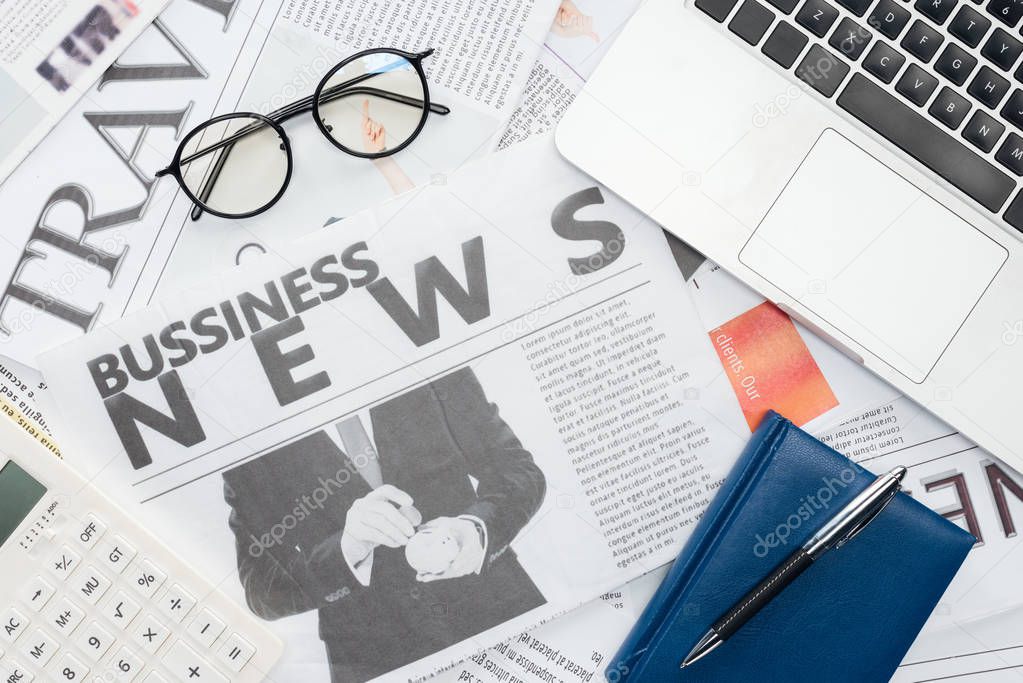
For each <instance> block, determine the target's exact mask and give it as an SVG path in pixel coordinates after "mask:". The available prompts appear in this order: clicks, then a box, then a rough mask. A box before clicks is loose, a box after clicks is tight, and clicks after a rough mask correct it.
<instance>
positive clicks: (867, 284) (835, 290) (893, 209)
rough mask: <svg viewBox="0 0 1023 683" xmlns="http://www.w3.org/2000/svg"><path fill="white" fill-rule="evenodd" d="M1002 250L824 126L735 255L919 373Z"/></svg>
mask: <svg viewBox="0 0 1023 683" xmlns="http://www.w3.org/2000/svg"><path fill="white" fill-rule="evenodd" d="M1007 258H1008V252H1007V251H1006V250H1005V248H1004V247H1002V246H1001V245H1000V244H998V243H997V242H995V241H994V240H992V239H991V238H989V237H988V236H987V235H985V234H984V233H982V232H980V231H979V230H977V229H976V228H974V227H973V226H971V225H970V224H969V223H967V222H966V221H965V220H963V219H962V218H960V217H959V216H957V215H956V214H954V213H953V212H951V211H949V210H948V209H946V208H945V207H944V206H942V205H941V204H939V203H938V202H937V201H935V200H934V199H932V198H931V197H930V196H929V195H927V194H925V193H924V192H923V191H921V190H920V189H919V188H917V187H916V186H915V185H913V184H912V183H910V182H909V181H907V180H905V179H904V178H903V177H902V176H900V175H899V174H897V173H896V172H895V171H893V170H891V169H890V168H888V167H887V166H885V165H884V164H882V163H881V162H879V161H878V160H877V159H875V158H874V157H872V156H870V155H869V154H867V153H866V152H864V151H863V150H862V149H860V148H859V147H857V146H856V145H854V144H853V143H852V142H850V141H849V140H847V139H846V138H844V137H843V136H841V135H840V134H838V133H837V132H835V131H833V130H831V129H828V130H826V131H825V132H824V133H823V134H822V135H821V137H820V138H819V139H818V140H817V142H816V144H815V145H814V147H813V148H812V149H811V150H810V153H809V154H808V155H807V156H806V158H805V159H804V160H803V162H802V163H801V164H800V166H799V168H798V169H797V170H796V173H795V174H794V175H793V176H792V178H791V179H790V181H789V182H788V184H787V185H786V186H785V189H784V190H783V191H782V193H781V195H779V197H778V198H777V200H776V201H775V203H774V204H773V205H772V206H771V208H770V210H769V211H768V212H767V215H766V216H765V217H764V219H763V221H761V223H760V225H759V226H758V227H757V228H756V230H755V231H754V233H753V235H752V236H751V237H750V239H749V241H748V242H747V243H746V245H745V246H744V247H743V248H742V250H741V251H740V253H739V260H740V261H741V262H742V263H743V264H745V265H746V266H747V267H749V268H750V269H751V270H753V271H754V272H756V273H757V274H759V275H760V276H761V277H763V278H764V279H766V280H767V281H769V282H770V283H772V284H773V285H775V286H776V287H778V289H780V290H781V291H783V292H785V293H786V294H787V295H789V296H790V297H792V298H793V299H795V300H796V301H797V302H799V303H800V304H802V305H803V306H805V307H806V309H807V310H809V311H810V312H812V313H813V314H815V315H817V316H819V317H820V318H821V319H823V320H825V321H827V322H829V323H830V324H831V325H832V326H834V327H835V328H836V329H837V330H839V331H840V332H841V333H842V334H844V335H846V336H847V337H848V338H850V339H852V340H853V341H855V342H856V343H857V344H859V345H860V346H862V347H864V348H865V349H867V350H868V351H870V352H871V353H873V354H874V355H875V356H877V357H878V358H880V359H881V360H882V361H884V362H885V363H887V364H888V365H890V366H891V367H892V368H894V369H895V370H897V371H898V372H900V373H902V374H903V375H905V376H906V377H907V378H909V379H910V380H912V381H914V382H922V381H923V380H924V378H925V377H926V376H927V374H928V373H929V372H930V370H931V369H932V368H933V367H934V365H935V364H936V363H937V361H938V358H940V357H941V354H942V353H943V352H944V350H945V348H946V347H947V346H948V344H949V342H951V341H952V338H953V337H954V336H955V334H956V332H957V331H958V330H959V328H960V327H961V326H962V324H963V322H964V321H965V320H966V318H967V317H968V316H969V314H970V311H971V310H973V307H974V306H975V305H976V303H977V301H978V300H979V299H980V296H981V294H983V292H984V290H985V289H987V287H988V286H989V285H990V283H991V281H992V279H993V278H994V276H995V274H996V273H997V272H998V270H999V268H1001V266H1002V264H1003V263H1004V262H1005V260H1006V259H1007Z"/></svg>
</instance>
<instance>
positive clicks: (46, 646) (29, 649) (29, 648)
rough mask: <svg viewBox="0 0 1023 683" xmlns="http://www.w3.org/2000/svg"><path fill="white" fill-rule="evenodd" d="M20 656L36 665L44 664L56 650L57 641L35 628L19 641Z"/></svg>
mask: <svg viewBox="0 0 1023 683" xmlns="http://www.w3.org/2000/svg"><path fill="white" fill-rule="evenodd" d="M19 647H20V649H21V654H22V657H23V658H24V659H25V660H27V661H29V662H32V663H33V664H35V665H36V666H46V663H47V662H48V661H50V659H51V658H52V657H53V655H54V653H56V652H57V648H58V647H59V646H58V645H57V642H56V641H55V640H53V639H51V638H50V637H49V636H48V635H46V634H45V633H43V632H42V631H40V630H39V629H36V630H35V631H33V632H32V635H31V636H29V637H27V638H22V639H21V643H19Z"/></svg>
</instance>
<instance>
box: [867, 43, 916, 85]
mask: <svg viewBox="0 0 1023 683" xmlns="http://www.w3.org/2000/svg"><path fill="white" fill-rule="evenodd" d="M905 63H906V58H905V57H903V56H902V55H901V54H900V53H899V52H896V50H895V48H893V47H889V46H888V45H886V44H885V43H882V42H881V41H877V42H876V43H874V47H872V48H870V52H868V53H867V56H866V57H865V58H864V59H863V68H864V69H866V70H867V71H869V72H870V73H872V74H873V75H875V76H877V78H878V80H880V81H881V82H882V83H891V82H892V80H893V79H894V78H895V74H897V73H899V69H901V68H902V65H903V64H905Z"/></svg>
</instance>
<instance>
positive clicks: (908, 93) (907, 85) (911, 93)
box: [895, 64, 938, 107]
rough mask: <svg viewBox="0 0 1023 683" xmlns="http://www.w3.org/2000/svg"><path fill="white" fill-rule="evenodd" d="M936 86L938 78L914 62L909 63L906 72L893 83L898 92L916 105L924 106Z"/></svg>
mask: <svg viewBox="0 0 1023 683" xmlns="http://www.w3.org/2000/svg"><path fill="white" fill-rule="evenodd" d="M937 87H938V79H937V78H935V77H934V76H932V75H931V74H929V73H927V72H926V71H924V70H923V69H921V68H920V67H919V66H917V65H916V64H910V65H909V68H908V69H906V73H904V74H902V78H900V79H899V82H898V83H896V84H895V89H896V90H897V91H898V92H899V94H901V95H902V96H904V97H905V98H906V99H908V100H909V101H910V102H912V103H913V104H915V105H916V106H918V107H922V106H924V104H925V103H926V102H927V100H928V99H929V98H930V96H931V93H932V92H934V89H935V88H937Z"/></svg>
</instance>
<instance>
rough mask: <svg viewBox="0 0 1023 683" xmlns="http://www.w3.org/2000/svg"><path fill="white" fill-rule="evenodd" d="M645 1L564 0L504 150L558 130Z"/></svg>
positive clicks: (511, 122) (559, 6) (504, 136)
mask: <svg viewBox="0 0 1023 683" xmlns="http://www.w3.org/2000/svg"><path fill="white" fill-rule="evenodd" d="M640 2H641V0H615V1H613V2H612V1H611V0H560V2H559V4H558V11H557V14H556V15H555V17H554V23H553V24H552V25H551V31H550V33H549V34H548V35H547V39H546V40H545V41H544V45H543V47H544V49H543V51H542V52H541V53H540V58H539V59H537V60H536V63H535V64H533V68H532V69H531V70H530V73H529V80H528V81H527V83H526V86H525V92H524V93H523V95H522V101H521V103H520V104H519V106H518V108H517V109H516V110H515V113H514V114H513V115H512V118H511V121H510V122H509V124H508V128H507V130H506V131H505V133H504V135H503V137H502V138H501V142H500V146H501V148H502V149H503V148H506V147H510V146H511V145H513V144H515V143H516V142H521V141H522V140H525V139H527V138H528V137H530V136H531V135H538V134H543V133H547V132H550V131H552V130H554V128H555V127H556V126H557V124H558V122H559V121H560V120H561V117H562V116H563V115H564V113H565V111H566V110H567V109H568V107H569V105H571V104H572V102H573V101H574V100H575V98H576V95H578V94H579V92H580V91H581V90H582V89H583V86H584V85H585V84H586V81H587V80H588V79H589V77H590V75H591V74H592V73H593V71H594V70H595V69H596V68H597V64H599V63H600V60H601V59H602V58H603V57H604V55H605V54H606V53H607V51H608V49H610V47H611V45H612V43H614V40H615V38H617V37H618V33H619V32H620V31H621V29H622V27H623V26H624V25H625V24H626V22H627V21H628V20H629V17H631V16H632V14H633V13H634V12H635V11H636V9H637V8H638V7H639V5H640Z"/></svg>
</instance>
